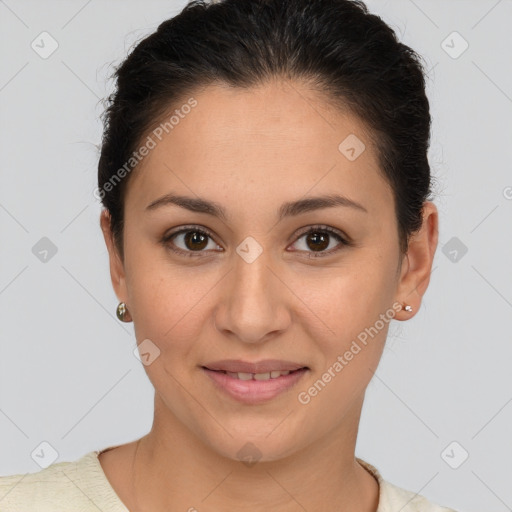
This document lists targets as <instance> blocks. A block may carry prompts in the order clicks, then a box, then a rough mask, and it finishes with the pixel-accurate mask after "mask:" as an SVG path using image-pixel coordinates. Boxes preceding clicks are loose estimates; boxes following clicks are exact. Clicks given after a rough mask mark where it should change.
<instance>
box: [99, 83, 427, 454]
mask: <svg viewBox="0 0 512 512" xmlns="http://www.w3.org/2000/svg"><path fill="white" fill-rule="evenodd" d="M193 97H194V98H195V100H196V101H197V104H196V106H195V107H193V108H191V109H188V108H187V109H184V110H183V111H185V110H186V111H187V112H188V113H187V114H186V115H183V116H182V117H180V120H179V123H177V124H175V125H174V127H173V129H172V130H169V133H168V134H165V132H164V135H165V136H164V137H162V140H161V141H160V140H158V138H156V137H153V139H154V140H155V141H156V142H157V144H156V146H155V147H154V148H153V149H151V151H150V152H149V154H148V155H147V156H146V157H145V158H144V160H143V161H142V163H141V164H140V166H139V167H138V168H137V170H136V171H135V172H134V174H133V176H131V178H130V182H129V186H128V189H127V195H126V202H125V228H124V261H123V262H122V263H121V261H120V260H119V258H117V256H116V253H115V250H114V249H113V246H112V244H111V242H110V241H109V240H108V237H107V232H108V229H107V228H106V227H105V226H106V224H104V233H105V236H106V240H107V243H108V245H109V252H110V257H111V272H112V280H113V283H114V287H115V290H116V293H117V295H118V298H119V299H120V300H122V301H124V302H126V304H127V306H128V310H129V311H130V314H131V317H132V318H133V321H134V327H135V333H136V338H137V343H138V344H140V343H142V342H144V343H146V345H145V347H146V349H147V350H146V351H147V352H148V353H149V354H150V355H149V356H147V357H148V361H151V362H150V364H148V365H146V366H145V370H146V372H147V374H148V377H149V379H150V380H151V382H152V384H153V386H154V387H155V390H156V397H157V403H158V404H159V405H158V407H157V408H156V409H155V415H158V418H156V421H157V422H160V424H163V423H165V422H167V424H169V425H179V426H180V428H183V429H184V431H186V432H190V433H192V434H193V435H195V436H197V437H198V438H199V439H201V440H202V441H203V442H204V443H205V445H206V446H208V447H210V448H211V449H213V450H214V451H215V452H217V453H219V454H222V455H224V456H227V457H230V458H233V459H238V458H239V453H240V450H241V449H242V447H244V446H245V447H246V448H245V449H246V450H247V449H249V450H251V449H254V450H256V449H257V451H258V457H261V459H262V460H273V459H277V458H281V457H284V456H287V455H289V454H292V453H293V452H295V451H297V450H300V449H302V448H304V447H306V446H308V445H311V444H312V443H314V442H316V441H319V440H321V439H326V438H327V437H328V436H335V435H337V434H339V432H340V431H342V429H343V428H345V427H346V425H347V424H348V423H350V422H352V424H353V423H354V422H357V419H358V414H359V412H360V410H359V407H360V405H361V403H362V399H363V396H364V392H365V389H366V386H367V385H368V383H369V381H370V379H371V377H372V375H373V371H375V369H376V367H377V365H378V362H379V359H380V356H381V353H382V350H383V346H384V342H385V338H386V334H387V331H388V327H389V322H390V320H391V318H393V316H395V317H396V316H397V315H396V313H397V308H396V301H397V300H399V299H405V296H406V293H405V292H406V291H407V292H410V291H411V290H409V289H407V290H406V288H407V283H406V282H405V277H404V276H405V271H406V270H407V265H406V266H405V267H404V269H402V270H401V271H400V272H398V270H399V264H400V262H401V255H400V253H399V249H398V248H399V243H398V231H397V223H396V218H395V211H394V201H393V195H392V190H391V188H390V187H389V186H388V184H387V182H386V181H385V180H384V179H383V178H382V177H381V175H380V173H379V170H378V163H377V155H376V152H375V151H374V148H373V147H372V145H371V143H370V140H369V138H368V137H367V135H366V132H365V127H364V126H363V125H362V124H361V122H360V121H359V120H358V119H357V118H355V117H352V116H350V115H347V114H343V115H342V114H341V113H339V112H335V111H334V110H332V109H329V108H328V106H327V104H325V103H324V102H323V101H322V99H321V98H320V97H319V96H318V95H316V93H313V92H311V91H308V90H307V89H306V88H305V87H301V86H300V85H299V84H298V83H293V84H291V83H285V82H278V83H273V84H268V85H265V86H260V87H258V88H253V89H250V90H241V89H235V88H228V87H224V86H221V85H216V86H209V87H208V88H206V89H204V90H202V91H201V92H200V93H198V94H194V95H193ZM184 103H185V102H184ZM177 108H179V106H177ZM189 110H190V111H189ZM351 134H352V135H351ZM354 135H355V137H357V139H358V140H359V141H361V142H362V143H363V144H364V145H365V149H364V150H363V151H362V152H361V153H360V154H359V155H358V156H357V154H358V152H359V151H360V148H361V147H362V146H357V145H356V146H354V140H356V141H357V139H354V138H353V137H354ZM349 136H351V137H352V139H348V141H352V144H350V143H348V142H346V143H345V145H342V148H341V151H340V148H339V147H340V144H341V143H342V142H343V141H344V140H345V139H346V138H347V137H349ZM358 144H359V142H358ZM352 146H354V147H355V153H353V152H351V151H350V149H347V147H348V148H350V147H352ZM347 155H348V156H347ZM354 155H356V156H357V158H355V159H354V158H353V157H354ZM349 157H350V158H349ZM167 194H172V195H174V196H175V197H176V196H183V197H186V198H190V201H189V202H188V203H187V202H186V201H183V200H181V201H177V202H178V203H179V202H181V206H180V205H178V204H176V202H172V201H167V202H165V201H160V202H156V201H158V200H159V199H161V198H162V197H163V196H166V195H167ZM334 195H338V196H340V197H343V198H345V202H344V203H343V202H342V201H341V200H340V201H339V202H334V201H333V202H331V203H330V204H329V203H325V202H324V203H321V202H320V201H318V202H317V203H315V202H314V201H313V202H312V201H310V202H309V203H308V202H305V203H304V202H303V201H304V200H305V199H313V198H320V197H323V196H334ZM199 199H201V200H204V201H207V202H211V203H214V205H215V206H217V207H218V208H219V210H222V212H223V215H220V214H218V212H216V211H215V210H214V208H212V207H211V205H210V207H205V204H204V203H200V202H199ZM297 201H302V203H298V204H297V205H295V206H293V204H292V203H294V202H297ZM350 201H351V202H353V203H354V204H356V203H357V205H358V206H354V204H351V203H350ZM155 202H156V203H155ZM194 202H195V204H194ZM152 204H153V206H150V205H152ZM287 204H292V205H291V206H290V205H289V206H288V207H287V208H286V207H283V205H287ZM427 260H428V258H427ZM427 263H428V261H427ZM427 266H428V265H427ZM423 282H424V284H425V279H424V280H423ZM427 282H428V279H427ZM425 286H426V284H425ZM416 293H417V292H416ZM400 294H401V295H400ZM409 298H410V297H409ZM404 302H408V303H411V300H409V301H405V300H404ZM394 304H395V308H394V307H393V305H394ZM408 316H409V317H410V315H408ZM144 340H149V341H144ZM142 346H144V345H142ZM357 347H359V348H357ZM226 360H229V361H230V362H229V363H225V362H222V361H226ZM269 360H273V362H272V361H271V362H269V363H268V364H266V363H265V361H269ZM243 363H245V365H244V364H243ZM251 364H252V365H253V366H251ZM292 370H293V371H292ZM279 371H281V373H279ZM286 371H289V372H290V373H288V374H287V375H285V373H286ZM271 372H274V373H271ZM275 372H277V373H275ZM283 372H284V373H283ZM250 373H255V374H258V375H257V376H256V378H254V377H253V376H252V375H247V374H250ZM269 373H270V378H269V375H268V374H269ZM248 378H250V380H245V379H248ZM266 379H268V380H266ZM247 443H252V444H251V445H247ZM247 446H252V447H253V448H247ZM254 447H256V448H254Z"/></svg>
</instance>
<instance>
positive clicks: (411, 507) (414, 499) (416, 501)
mask: <svg viewBox="0 0 512 512" xmlns="http://www.w3.org/2000/svg"><path fill="white" fill-rule="evenodd" d="M357 461H358V462H359V463H360V464H361V465H362V466H363V467H364V468H365V469H366V470H367V471H369V472H370V473H371V474H372V475H373V476H374V477H375V478H376V479H377V481H378V482H379V488H380V491H379V506H378V509H377V512H395V511H396V510H400V511H401V512H456V511H455V510H453V509H451V508H447V507H443V506H441V505H438V504H436V503H433V502H431V501H429V500H428V499H427V498H426V497H425V496H423V495H421V494H417V493H414V492H412V491H408V490H406V489H402V488H400V487H397V486H396V485H393V484H392V483H390V482H388V481H386V480H384V478H383V477H382V475H381V474H380V472H379V471H378V469H377V468H375V467H374V466H372V465H371V464H369V463H368V462H366V461H364V460H362V459H360V458H357Z"/></svg>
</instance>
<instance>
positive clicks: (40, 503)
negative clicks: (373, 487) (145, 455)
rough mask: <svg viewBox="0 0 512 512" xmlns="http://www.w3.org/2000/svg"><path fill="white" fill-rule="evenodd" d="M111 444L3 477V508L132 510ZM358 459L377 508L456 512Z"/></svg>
mask: <svg viewBox="0 0 512 512" xmlns="http://www.w3.org/2000/svg"><path fill="white" fill-rule="evenodd" d="M109 448H113V447H109ZM109 448H104V449H103V450H96V451H93V452H89V453H87V454H86V455H84V456H83V457H81V458H80V459H78V460H76V461H74V462H58V463H54V464H52V465H50V466H48V467H47V468H46V469H43V470H40V471H38V472H36V473H26V474H17V475H9V476H2V477H0V512H67V511H69V512H98V511H101V512H129V511H128V508H126V506H125V505H124V504H123V502H122V501H121V500H120V498H119V496H118V495H117V494H116V492H115V491H114V489H113V488H112V486H111V485H110V482H109V481H108V479H107V477H106V475H105V473H104V472H103V468H102V467H101V464H100V462H99V459H98V455H99V454H100V453H101V452H103V451H106V450H108V449H109ZM357 461H358V462H359V463H360V464H361V465H362V466H363V467H364V468H365V469H366V470H367V471H369V472H370V473H371V474H373V475H374V476H375V478H376V479H377V480H378V482H379V486H380V490H379V506H378V509H377V511H376V512H398V511H400V512H455V510H453V509H450V508H445V507H440V506H438V505H436V504H434V503H431V502H430V501H428V500H427V499H426V498H425V497H423V496H421V495H419V494H415V493H413V492H410V491H406V490H405V489H400V488H399V487H396V486H394V485H393V484H391V483H389V482H386V481H385V480H383V478H382V476H381V475H380V473H379V471H378V470H377V469H376V468H375V467H374V466H372V465H371V464H368V463H367V462H365V461H363V460H361V459H359V458H357Z"/></svg>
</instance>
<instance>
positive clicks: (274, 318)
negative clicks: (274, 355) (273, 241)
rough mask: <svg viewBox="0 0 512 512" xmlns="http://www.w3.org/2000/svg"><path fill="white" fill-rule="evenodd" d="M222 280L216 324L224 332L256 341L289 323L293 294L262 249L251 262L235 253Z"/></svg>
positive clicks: (243, 339)
mask: <svg viewBox="0 0 512 512" xmlns="http://www.w3.org/2000/svg"><path fill="white" fill-rule="evenodd" d="M223 284H224V286H223V287H222V292H221V297H220V298H219V304H218V306H217V308H216V310H215V325H216V327H217V329H218V330H219V331H220V332H221V333H222V334H223V335H224V336H230V337H232V338H236V339H238V340H239V341H241V342H244V343H250V344H257V343H264V342H266V341H268V340H269V339H271V338H274V337H276V336H279V335H280V334H282V333H283V332H284V331H285V330H286V329H287V328H288V327H289V325H290V322H291V314H290V309H289V306H290V304H291V302H290V301H291V300H292V298H293V294H292V293H291V292H290V290H289V289H288V288H287V286H286V285H285V284H284V283H283V278H282V276H279V272H278V271H276V270H275V269H273V268H271V261H270V258H268V257H267V255H266V253H265V251H263V252H262V253H261V254H260V255H259V256H258V257H257V258H256V259H255V260H254V261H252V262H250V263H249V262H247V261H245V260H244V259H243V258H242V257H240V256H239V255H238V254H235V255H234V262H233V268H232V271H231V272H229V273H228V274H227V276H226V277H225V280H224V283H223Z"/></svg>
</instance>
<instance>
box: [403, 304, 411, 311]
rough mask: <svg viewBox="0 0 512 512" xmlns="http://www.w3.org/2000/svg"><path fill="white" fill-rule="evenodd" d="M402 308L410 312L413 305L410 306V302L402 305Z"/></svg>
mask: <svg viewBox="0 0 512 512" xmlns="http://www.w3.org/2000/svg"><path fill="white" fill-rule="evenodd" d="M402 309H405V311H408V312H409V313H410V312H411V311H412V307H411V306H409V304H406V305H405V307H404V306H402Z"/></svg>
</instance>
